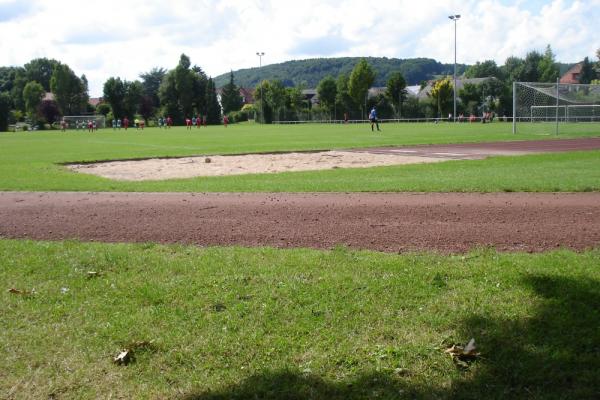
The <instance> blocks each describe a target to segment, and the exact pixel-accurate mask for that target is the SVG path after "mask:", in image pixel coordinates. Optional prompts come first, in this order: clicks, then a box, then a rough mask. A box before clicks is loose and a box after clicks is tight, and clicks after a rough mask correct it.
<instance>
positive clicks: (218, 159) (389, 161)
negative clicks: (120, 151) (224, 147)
mask: <svg viewBox="0 0 600 400" xmlns="http://www.w3.org/2000/svg"><path fill="white" fill-rule="evenodd" d="M439 161H444V159H443V158H435V157H423V156H415V155H399V154H393V153H383V154H380V153H373V152H368V151H321V152H298V153H296V152H294V153H277V154H245V155H231V156H227V155H225V156H221V155H216V156H196V157H182V158H153V159H147V160H133V161H110V162H99V163H91V164H71V165H69V166H68V168H70V169H71V170H74V171H77V172H83V173H87V174H94V175H98V176H102V177H104V178H109V179H114V180H124V181H145V180H163V179H179V178H194V177H202V176H225V175H242V174H264V173H278V172H290V171H314V170H324V169H334V168H368V167H378V166H385V165H401V164H416V163H425V162H439Z"/></svg>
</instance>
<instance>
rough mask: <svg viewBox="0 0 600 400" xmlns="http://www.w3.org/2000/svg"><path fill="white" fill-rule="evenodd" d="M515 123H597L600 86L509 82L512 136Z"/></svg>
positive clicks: (515, 131) (599, 110) (557, 125)
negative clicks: (511, 90)
mask: <svg viewBox="0 0 600 400" xmlns="http://www.w3.org/2000/svg"><path fill="white" fill-rule="evenodd" d="M519 122H529V123H532V122H546V123H553V124H554V125H555V134H558V131H559V123H570V122H596V123H597V122H600V85H598V84H566V83H560V82H559V80H558V79H557V80H556V83H551V82H513V129H512V131H513V134H516V133H517V124H518V123H519Z"/></svg>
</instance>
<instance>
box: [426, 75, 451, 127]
mask: <svg viewBox="0 0 600 400" xmlns="http://www.w3.org/2000/svg"><path fill="white" fill-rule="evenodd" d="M429 97H430V98H431V100H432V102H431V104H432V106H433V107H436V109H437V115H438V117H440V118H441V117H442V116H443V115H445V114H446V113H448V112H449V110H450V106H451V105H452V98H453V93H452V81H451V80H450V78H444V79H440V80H437V81H436V82H435V83H434V84H433V87H432V88H431V92H430V93H429Z"/></svg>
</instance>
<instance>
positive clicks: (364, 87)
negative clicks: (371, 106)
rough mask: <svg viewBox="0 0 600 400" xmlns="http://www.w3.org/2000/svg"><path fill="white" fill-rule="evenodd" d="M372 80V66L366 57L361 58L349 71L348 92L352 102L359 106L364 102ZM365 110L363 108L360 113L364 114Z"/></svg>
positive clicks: (362, 105)
mask: <svg viewBox="0 0 600 400" xmlns="http://www.w3.org/2000/svg"><path fill="white" fill-rule="evenodd" d="M374 81H375V73H374V72H373V68H371V66H370V65H369V63H368V62H367V60H366V59H364V58H361V60H360V61H359V62H358V64H356V66H355V67H354V69H353V70H352V72H351V73H350V79H349V81H348V93H349V94H350V97H352V99H353V100H354V103H356V104H359V105H360V107H361V108H363V107H364V105H365V103H366V100H367V93H368V91H369V88H370V87H371V86H372V85H373V82H374ZM365 111H366V110H364V108H363V112H362V115H364V113H365ZM362 115H361V116H362Z"/></svg>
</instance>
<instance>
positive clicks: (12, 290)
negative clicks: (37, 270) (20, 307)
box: [7, 288, 35, 296]
mask: <svg viewBox="0 0 600 400" xmlns="http://www.w3.org/2000/svg"><path fill="white" fill-rule="evenodd" d="M7 292H8V293H12V294H20V295H23V296H30V295H32V294H35V289H33V290H31V291H29V290H21V289H17V288H10V289H8V290H7Z"/></svg>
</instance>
